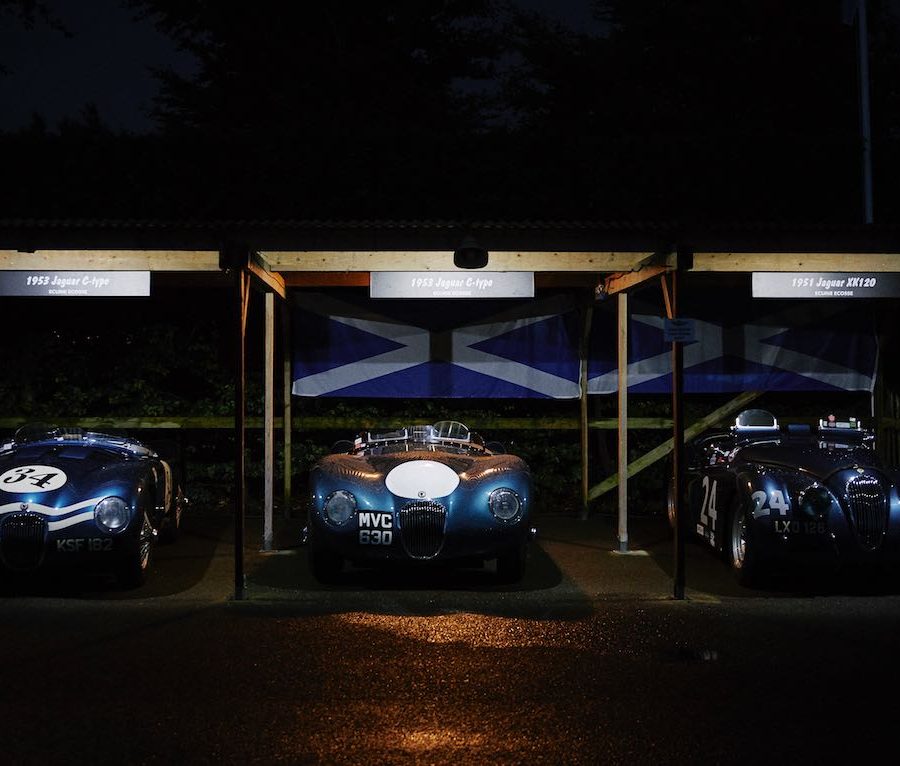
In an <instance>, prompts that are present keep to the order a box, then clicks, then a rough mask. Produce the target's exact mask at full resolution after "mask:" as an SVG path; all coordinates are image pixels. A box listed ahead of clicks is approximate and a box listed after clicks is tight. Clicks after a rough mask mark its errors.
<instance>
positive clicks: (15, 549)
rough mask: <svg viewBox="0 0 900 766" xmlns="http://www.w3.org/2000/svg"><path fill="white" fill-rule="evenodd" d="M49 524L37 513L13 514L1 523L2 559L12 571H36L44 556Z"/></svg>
mask: <svg viewBox="0 0 900 766" xmlns="http://www.w3.org/2000/svg"><path fill="white" fill-rule="evenodd" d="M46 535H47V522H46V521H45V519H44V517H43V516H40V515H38V514H36V513H11V514H9V515H8V516H6V517H5V518H4V519H3V521H0V557H2V559H3V563H4V564H6V566H8V567H9V568H10V569H36V568H37V567H38V566H40V563H41V559H42V558H43V556H44V539H45V538H46Z"/></svg>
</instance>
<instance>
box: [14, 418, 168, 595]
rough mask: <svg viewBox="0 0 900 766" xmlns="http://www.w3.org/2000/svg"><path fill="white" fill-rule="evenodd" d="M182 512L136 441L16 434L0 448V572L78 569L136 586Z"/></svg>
mask: <svg viewBox="0 0 900 766" xmlns="http://www.w3.org/2000/svg"><path fill="white" fill-rule="evenodd" d="M183 503H184V498H183V497H182V492H181V488H180V486H178V481H177V477H176V476H175V475H174V474H173V470H172V467H171V465H170V464H169V462H167V461H166V460H163V459H162V458H160V457H159V455H158V454H157V453H156V452H154V451H153V450H152V449H150V447H148V446H146V445H144V444H142V443H140V442H138V441H135V440H132V439H126V438H122V437H118V436H108V435H105V434H98V433H92V432H85V431H83V430H81V429H80V428H76V429H62V428H47V427H24V428H21V429H19V430H18V431H17V432H16V435H15V436H14V437H13V438H12V439H11V440H10V441H7V442H4V443H0V572H2V571H3V570H5V571H6V572H18V573H28V572H37V571H41V570H51V569H54V568H70V567H75V566H78V567H83V568H86V569H94V570H101V571H105V572H111V573H113V574H115V575H116V576H117V577H118V579H119V581H120V582H121V583H122V584H123V585H125V586H126V587H134V586H138V585H140V584H142V583H143V582H144V580H145V578H146V576H147V572H148V569H149V566H150V560H151V556H152V553H153V549H154V545H155V544H156V541H157V537H158V536H160V535H161V536H162V537H163V539H174V537H175V536H176V534H177V531H178V528H179V525H180V520H181V512H182V507H183Z"/></svg>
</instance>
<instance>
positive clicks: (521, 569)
mask: <svg viewBox="0 0 900 766" xmlns="http://www.w3.org/2000/svg"><path fill="white" fill-rule="evenodd" d="M526 559H527V551H526V548H525V546H524V545H517V546H516V547H515V548H511V549H510V550H508V551H505V552H504V553H501V554H500V555H499V556H497V580H498V581H500V582H501V583H504V584H510V585H511V584H513V583H517V582H519V581H520V580H521V579H522V578H523V577H524V576H525V562H526Z"/></svg>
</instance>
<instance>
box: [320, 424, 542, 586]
mask: <svg viewBox="0 0 900 766" xmlns="http://www.w3.org/2000/svg"><path fill="white" fill-rule="evenodd" d="M492 446H494V445H491V444H488V445H487V446H486V445H485V443H484V441H483V440H482V439H481V437H479V436H478V435H477V434H474V433H472V432H471V431H470V430H469V429H468V428H467V427H466V426H464V425H462V424H461V423H458V422H456V421H441V422H439V423H435V424H434V425H415V426H409V427H407V428H400V429H396V430H391V431H381V432H366V433H364V434H362V435H360V436H359V437H358V438H357V439H356V441H355V442H354V443H351V442H349V441H348V442H344V443H343V449H340V450H339V451H336V452H335V454H331V455H327V456H325V457H324V458H322V459H321V460H320V461H319V462H318V463H317V464H316V465H315V467H314V468H313V469H312V471H311V472H310V510H309V526H308V527H307V536H308V543H309V546H310V550H309V558H310V564H311V567H312V571H313V574H314V575H315V576H316V577H317V578H318V579H320V580H322V581H328V580H330V579H332V578H333V577H334V576H335V575H336V574H337V573H338V572H339V571H340V570H341V568H342V567H343V564H344V562H345V561H352V562H354V563H357V564H362V565H365V564H367V563H368V564H371V563H374V562H380V561H381V562H383V561H410V562H412V561H418V562H447V563H453V562H460V561H478V562H479V563H481V564H483V563H484V562H486V561H490V560H492V559H496V562H497V573H498V576H499V577H500V579H502V580H504V581H507V582H513V581H516V580H518V579H520V578H521V577H522V575H523V570H524V567H525V559H526V550H527V544H528V542H529V541H530V539H531V538H532V537H533V535H534V530H533V529H532V528H531V527H530V505H531V474H530V472H529V469H528V466H527V465H526V464H525V462H524V461H523V460H522V459H521V458H519V457H516V456H514V455H508V454H505V453H503V452H502V448H501V447H500V445H495V446H494V448H493V449H491V447H492Z"/></svg>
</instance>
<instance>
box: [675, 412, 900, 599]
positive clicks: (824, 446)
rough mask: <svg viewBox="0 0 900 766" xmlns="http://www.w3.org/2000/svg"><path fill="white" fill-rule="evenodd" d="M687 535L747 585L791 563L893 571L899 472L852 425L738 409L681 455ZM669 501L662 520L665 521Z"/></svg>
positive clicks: (899, 554)
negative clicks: (786, 420)
mask: <svg viewBox="0 0 900 766" xmlns="http://www.w3.org/2000/svg"><path fill="white" fill-rule="evenodd" d="M685 466H686V477H685V478H686V481H685V483H686V493H685V494H686V496H685V500H686V505H684V506H683V508H684V510H685V511H686V512H687V527H686V529H687V531H688V532H691V533H695V534H696V536H697V537H699V538H700V539H701V540H702V541H703V542H705V543H706V544H707V545H709V546H710V547H711V548H713V549H714V550H716V551H718V552H720V553H721V554H722V555H724V556H725V558H726V559H727V560H729V561H730V563H731V565H732V568H733V570H734V572H735V574H736V576H737V579H738V582H740V583H743V584H747V585H751V584H754V583H760V582H761V581H763V580H766V579H768V577H769V575H771V574H773V573H774V572H776V571H777V570H779V569H781V570H784V569H787V568H788V567H790V566H794V567H797V566H800V567H812V566H815V565H824V566H825V567H826V568H827V569H828V570H831V571H834V570H837V569H839V568H841V567H842V566H843V565H848V564H853V565H863V566H865V565H873V568H875V569H884V568H886V567H894V566H896V565H897V563H898V562H900V495H898V487H900V475H898V472H897V471H896V470H893V469H888V468H887V467H885V466H884V465H883V464H882V461H881V460H880V459H879V457H878V455H877V454H876V453H875V450H874V435H873V434H872V432H871V431H868V430H865V429H863V428H862V427H861V424H860V423H859V421H857V420H856V419H855V418H849V419H847V420H845V421H838V420H836V419H835V418H834V417H833V416H829V417H828V418H823V419H821V420H820V421H819V423H818V425H817V426H811V425H809V424H802V423H796V424H787V425H781V424H779V423H778V421H777V419H776V418H775V417H774V416H773V415H772V414H771V413H769V412H766V411H765V410H745V411H744V412H742V413H741V414H740V415H738V417H737V418H736V420H735V424H734V425H733V426H731V427H730V428H728V429H726V430H713V431H708V432H706V433H705V434H702V435H701V436H700V437H698V438H697V439H695V440H694V441H693V442H692V443H691V444H690V445H689V446H688V448H687V449H686V450H685ZM673 505H674V503H673V498H672V494H671V491H670V495H669V519H670V522H673V518H672V516H673V514H672V510H673Z"/></svg>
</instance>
